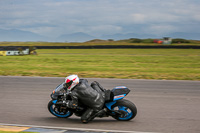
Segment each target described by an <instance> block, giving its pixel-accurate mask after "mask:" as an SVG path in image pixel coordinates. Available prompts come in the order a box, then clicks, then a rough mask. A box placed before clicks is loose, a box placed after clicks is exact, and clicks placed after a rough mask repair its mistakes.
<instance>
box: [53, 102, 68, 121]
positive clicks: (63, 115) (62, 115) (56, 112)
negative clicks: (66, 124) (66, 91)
mask: <svg viewBox="0 0 200 133" xmlns="http://www.w3.org/2000/svg"><path fill="white" fill-rule="evenodd" d="M53 106H55V104H52V105H51V107H50V111H51V112H52V113H53V114H54V115H55V116H58V117H63V118H64V117H68V116H70V115H71V112H70V111H68V112H67V113H66V114H64V113H59V112H58V111H55V110H54V107H53Z"/></svg>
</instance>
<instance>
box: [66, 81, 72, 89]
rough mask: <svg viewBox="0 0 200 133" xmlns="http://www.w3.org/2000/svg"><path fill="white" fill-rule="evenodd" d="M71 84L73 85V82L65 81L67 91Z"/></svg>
mask: <svg viewBox="0 0 200 133" xmlns="http://www.w3.org/2000/svg"><path fill="white" fill-rule="evenodd" d="M72 83H73V80H70V81H67V83H66V87H67V89H70V86H71V85H72Z"/></svg>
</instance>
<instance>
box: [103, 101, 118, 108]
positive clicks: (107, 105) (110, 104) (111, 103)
mask: <svg viewBox="0 0 200 133" xmlns="http://www.w3.org/2000/svg"><path fill="white" fill-rule="evenodd" d="M115 103H116V101H113V102H109V103H105V105H106V107H107V108H108V109H109V110H111V106H112V105H114V104H115Z"/></svg>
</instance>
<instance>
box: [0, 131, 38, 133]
mask: <svg viewBox="0 0 200 133" xmlns="http://www.w3.org/2000/svg"><path fill="white" fill-rule="evenodd" d="M0 133H38V132H13V131H0Z"/></svg>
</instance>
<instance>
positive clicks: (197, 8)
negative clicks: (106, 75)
mask: <svg viewBox="0 0 200 133" xmlns="http://www.w3.org/2000/svg"><path fill="white" fill-rule="evenodd" d="M0 29H20V30H25V31H31V32H35V33H38V34H40V35H45V36H49V37H53V36H59V35H61V34H70V33H75V32H85V33H88V34H90V35H95V36H100V35H102V34H108V35H109V34H115V33H137V34H142V33H145V34H154V35H159V34H160V35H162V34H167V33H172V32H188V33H190V32H194V33H200V32H199V31H200V0H0Z"/></svg>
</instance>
